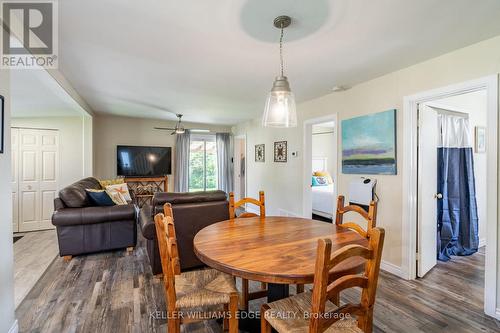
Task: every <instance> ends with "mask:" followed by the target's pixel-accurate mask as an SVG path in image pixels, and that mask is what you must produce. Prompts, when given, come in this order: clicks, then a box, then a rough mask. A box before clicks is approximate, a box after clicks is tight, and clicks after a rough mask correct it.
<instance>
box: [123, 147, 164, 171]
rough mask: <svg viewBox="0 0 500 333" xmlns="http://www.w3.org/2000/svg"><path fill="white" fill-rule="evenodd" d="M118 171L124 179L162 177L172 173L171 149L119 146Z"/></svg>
mask: <svg viewBox="0 0 500 333" xmlns="http://www.w3.org/2000/svg"><path fill="white" fill-rule="evenodd" d="M116 154H117V159H116V160H117V163H116V166H117V171H116V174H117V175H118V176H123V177H162V176H166V175H169V174H171V173H172V148H171V147H142V146H117V147H116Z"/></svg>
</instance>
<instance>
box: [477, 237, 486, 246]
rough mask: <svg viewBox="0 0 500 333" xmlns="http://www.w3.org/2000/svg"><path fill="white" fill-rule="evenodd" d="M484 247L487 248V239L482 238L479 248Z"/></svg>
mask: <svg viewBox="0 0 500 333" xmlns="http://www.w3.org/2000/svg"><path fill="white" fill-rule="evenodd" d="M483 246H486V238H481V239H480V240H479V247H480V248H481V247H483Z"/></svg>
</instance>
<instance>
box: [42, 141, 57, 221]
mask: <svg viewBox="0 0 500 333" xmlns="http://www.w3.org/2000/svg"><path fill="white" fill-rule="evenodd" d="M58 148H59V133H58V132H57V131H40V167H41V169H40V177H39V189H40V220H39V221H40V226H39V229H50V228H53V227H54V226H53V225H52V213H53V212H54V199H55V198H56V195H57V178H58V177H57V175H58V173H59V168H58V166H59V158H58V155H59V151H58Z"/></svg>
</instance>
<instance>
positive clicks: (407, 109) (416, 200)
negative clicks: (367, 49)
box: [402, 75, 498, 318]
mask: <svg viewBox="0 0 500 333" xmlns="http://www.w3.org/2000/svg"><path fill="white" fill-rule="evenodd" d="M478 91H484V93H485V95H486V101H485V104H486V110H487V111H486V114H487V115H486V124H495V125H493V126H491V125H490V126H489V127H488V130H487V131H486V133H485V142H486V147H485V151H486V153H485V154H486V155H485V156H487V157H486V159H487V161H486V172H485V175H486V176H485V177H486V179H487V180H488V181H487V184H486V197H487V198H486V201H485V205H486V209H484V208H483V211H484V210H485V211H486V212H485V214H486V216H485V217H483V227H484V228H485V230H486V244H487V247H486V249H485V253H484V288H481V289H482V290H483V291H484V312H485V313H486V314H487V315H489V316H492V317H495V318H497V315H496V308H497V306H496V294H497V266H498V264H497V200H498V185H497V172H498V163H497V142H498V125H496V124H497V121H498V76H497V75H492V76H489V77H485V78H481V79H477V80H472V81H468V82H464V83H460V84H456V85H452V86H447V87H443V88H439V89H434V90H431V91H426V92H422V93H419V94H416V95H412V96H407V97H405V100H404V113H403V133H404V134H403V137H404V151H405V154H404V170H405V173H404V177H403V214H404V219H403V228H402V238H403V244H404V245H405V246H403V247H402V258H403V265H402V273H403V276H404V277H406V278H407V279H409V280H412V279H415V278H417V271H418V270H417V266H418V265H420V263H418V264H417V259H419V260H420V261H425V260H427V265H428V266H430V267H432V265H433V264H432V260H437V253H436V252H434V254H433V256H430V255H429V256H428V255H427V254H422V253H421V251H422V250H424V251H433V250H434V249H435V247H434V244H433V243H434V242H436V246H437V241H438V238H437V234H434V232H433V230H431V231H429V233H430V234H434V240H432V239H431V238H423V237H417V236H418V235H419V233H420V234H423V233H426V231H425V230H424V229H425V227H424V225H422V226H421V228H420V229H419V228H418V227H419V223H418V222H419V218H420V217H422V216H423V215H422V214H423V213H424V212H422V211H421V209H420V208H421V204H422V201H423V200H422V199H423V198H422V197H423V196H424V192H423V191H422V188H421V185H422V184H424V183H423V182H422V181H421V182H419V181H418V180H419V169H421V166H420V168H419V164H421V163H423V162H425V163H428V162H429V158H428V156H431V155H426V157H425V158H421V159H420V160H419V158H418V151H419V149H421V147H419V146H418V143H419V133H420V128H419V126H420V125H421V124H420V121H421V120H422V119H421V118H419V115H420V112H419V107H422V106H424V107H425V106H427V107H428V106H429V105H431V104H434V105H433V106H434V107H435V108H436V107H439V101H440V100H443V99H445V98H451V97H454V96H460V95H464V94H467V93H473V92H478ZM436 104H438V105H436ZM441 106H442V105H441ZM447 108H448V109H449V108H450V107H449V106H447ZM445 109H446V108H445ZM427 111H428V110H427ZM445 111H447V112H449V113H455V116H456V115H457V114H460V113H466V112H463V110H456V108H455V109H454V110H445ZM422 112H423V111H422ZM426 115H427V116H428V115H431V116H430V118H432V117H433V116H432V113H427V114H425V115H424V117H426ZM424 121H425V120H424ZM420 134H421V135H427V134H424V133H420ZM434 148H435V146H434ZM435 155H437V153H436V151H434V156H435ZM430 169H432V166H431V167H430ZM422 177H423V176H421V177H420V178H422ZM432 181H433V180H432ZM430 188H431V189H433V191H434V193H433V194H432V199H433V200H434V204H436V200H439V194H440V193H439V192H437V187H436V186H434V187H433V188H432V185H431V187H430ZM429 192H430V191H429ZM427 199H429V198H427ZM429 200H430V199H429ZM431 205H433V204H431ZM419 214H420V215H422V216H420V215H419ZM431 215H432V214H431ZM430 220H431V221H433V225H434V228H436V225H435V223H436V216H432V217H431V219H430ZM426 234H427V233H426ZM424 239H426V240H427V241H428V242H429V243H428V244H425V243H424V242H421V241H423V240H424ZM419 242H421V243H420V244H419ZM429 244H430V245H429ZM424 256H425V257H424ZM432 258H434V259H432ZM457 258H470V257H457ZM429 263H430V264H429ZM481 266H483V265H481ZM481 269H482V267H481ZM424 272H425V270H422V273H424ZM424 275H425V274H424ZM463 285H464V286H465V285H467V283H464V284H463Z"/></svg>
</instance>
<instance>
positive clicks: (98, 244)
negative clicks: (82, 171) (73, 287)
mask: <svg viewBox="0 0 500 333" xmlns="http://www.w3.org/2000/svg"><path fill="white" fill-rule="evenodd" d="M85 189H95V190H99V189H102V188H101V184H100V183H99V181H98V180H97V179H95V178H92V177H90V178H85V179H82V180H80V181H78V182H76V183H74V184H72V185H70V186H68V187H66V188H64V189H62V190H61V191H59V197H58V198H56V199H55V200H54V205H55V212H54V214H53V215H52V224H53V225H55V226H56V229H57V238H58V241H59V255H60V256H64V257H66V258H71V256H74V255H79V254H84V253H92V252H100V251H107V250H114V249H121V248H130V247H133V246H135V245H136V242H137V222H136V221H137V209H136V206H135V205H133V204H128V205H116V206H107V207H96V206H92V204H91V203H90V201H89V199H88V197H87V193H86V191H85Z"/></svg>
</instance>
